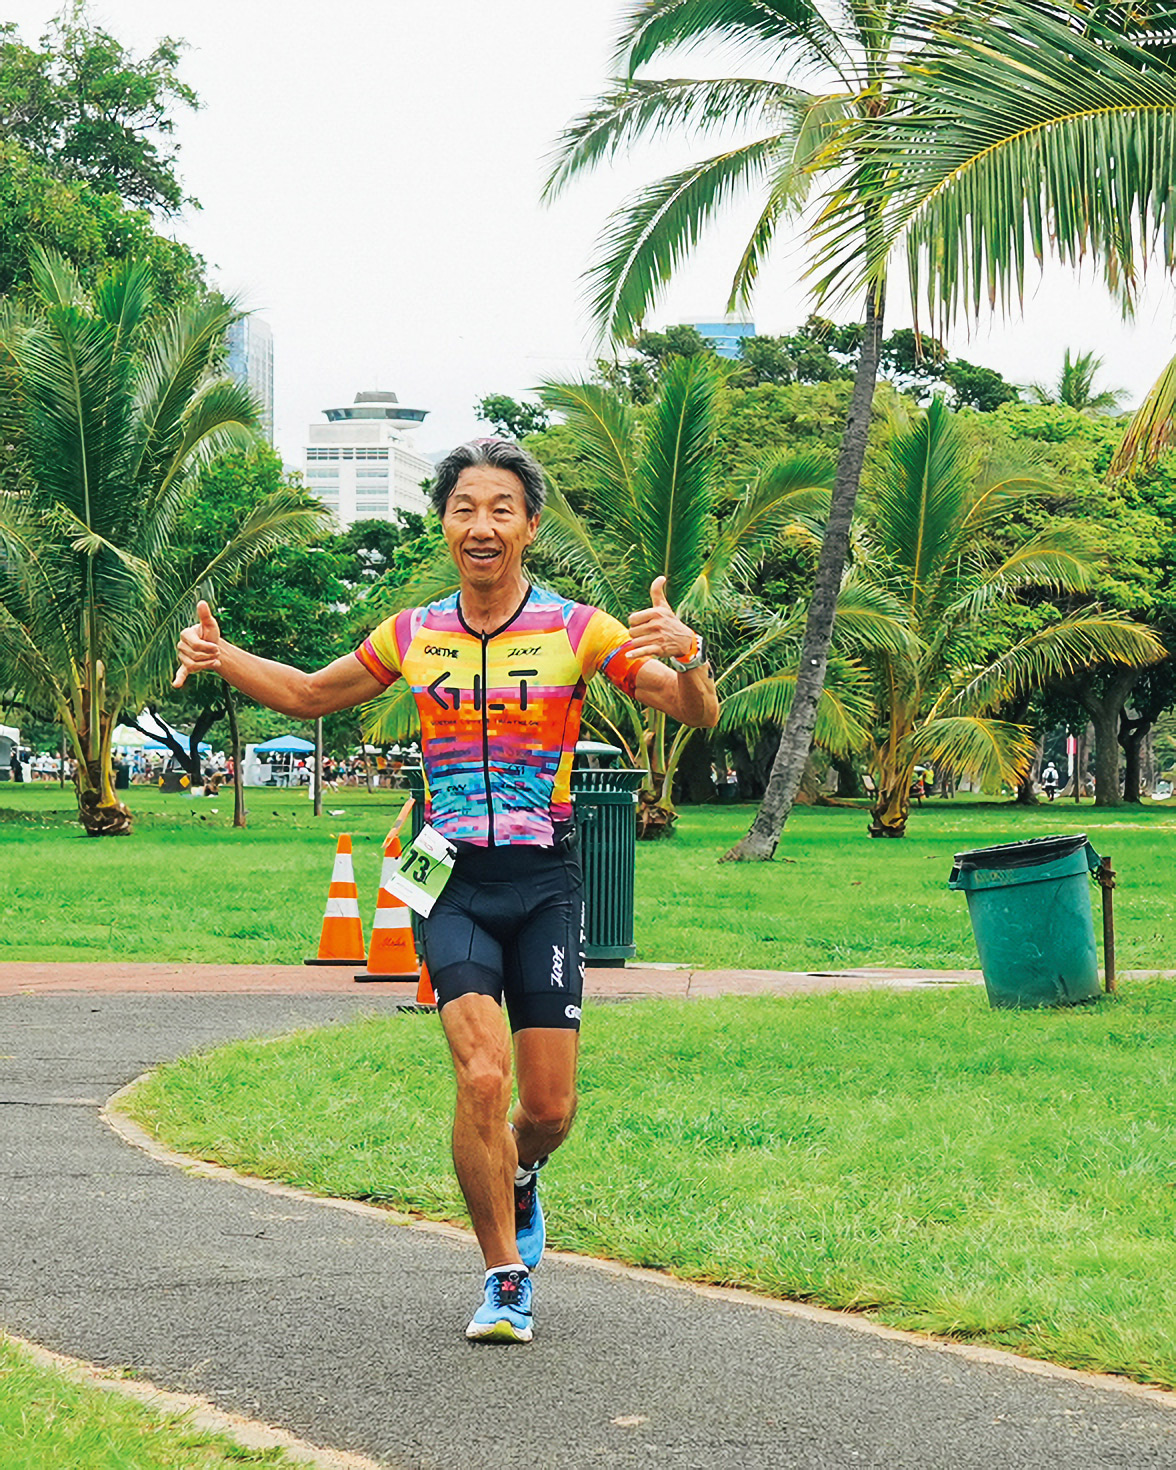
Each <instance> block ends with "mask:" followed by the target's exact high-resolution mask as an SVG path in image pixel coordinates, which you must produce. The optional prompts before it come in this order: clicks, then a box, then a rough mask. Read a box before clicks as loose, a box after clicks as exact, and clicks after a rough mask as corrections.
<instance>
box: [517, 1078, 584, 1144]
mask: <svg viewBox="0 0 1176 1470" xmlns="http://www.w3.org/2000/svg"><path fill="white" fill-rule="evenodd" d="M519 1106H520V1107H521V1108H522V1110H523V1112H524V1113H525V1114H526V1116H527V1120H528V1122H530V1124H531V1125H532V1127H534V1128H541V1129H542V1130H543V1132H544V1133H566V1132H567V1130H568V1129H569V1128H570V1127H571V1126H572V1119H573V1118H574V1117H575V1116H576V1092H575V1089H574V1088H572V1089H570V1090H566V1089H557V1090H547V1089H544V1090H543V1091H541V1092H528V1090H527V1089H525V1088H520V1091H519Z"/></svg>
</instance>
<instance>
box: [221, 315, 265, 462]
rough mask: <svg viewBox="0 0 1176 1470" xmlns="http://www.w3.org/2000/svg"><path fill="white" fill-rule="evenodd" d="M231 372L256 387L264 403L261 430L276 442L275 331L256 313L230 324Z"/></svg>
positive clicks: (259, 398)
mask: <svg viewBox="0 0 1176 1470" xmlns="http://www.w3.org/2000/svg"><path fill="white" fill-rule="evenodd" d="M229 372H230V373H232V375H233V377H234V378H236V380H237V382H238V383H241V384H243V385H244V386H245V387H246V388H251V389H252V390H253V396H254V397H255V398H256V399H257V402H258V404H259V405H260V407H261V431H262V433H263V434H264V435H265V437H266V438H267V439H268V440H269V442H270V443H271V444H272V443H273V442H274V334H273V333H272V332H271V331H270V329H269V326H268V325H267V323H265V322H263V321H262V320H261V318H260V317H257V316H244V317H242V318H241V320H240V321H239V322H234V323H233V325H232V326H231V327H230V328H229Z"/></svg>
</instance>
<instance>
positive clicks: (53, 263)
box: [29, 242, 90, 311]
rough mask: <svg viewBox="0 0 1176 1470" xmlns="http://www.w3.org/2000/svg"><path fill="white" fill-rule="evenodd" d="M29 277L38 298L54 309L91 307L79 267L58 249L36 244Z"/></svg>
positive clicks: (31, 257)
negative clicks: (79, 273)
mask: <svg viewBox="0 0 1176 1470" xmlns="http://www.w3.org/2000/svg"><path fill="white" fill-rule="evenodd" d="M29 275H30V277H31V279H32V282H33V285H34V286H35V287H36V290H37V294H38V296H39V297H40V298H41V300H42V301H43V302H44V303H45V305H46V306H48V307H50V308H54V307H56V308H57V309H59V310H63V311H72V310H74V309H75V308H81V309H84V308H86V307H88V306H89V304H90V303H89V300H88V298H87V295H86V290H85V287H84V286H83V285H82V280H81V277H80V276H79V275H78V270H77V266H75V265H74V263H73V261H71V260H67V259H66V258H65V256H64V255H62V254H61V253H60V252H59V251H57V250H49V249H46V248H45V246H43V245H41V244H40V243H39V242H38V243H35V244H34V245H33V248H32V251H31V252H30V255H29Z"/></svg>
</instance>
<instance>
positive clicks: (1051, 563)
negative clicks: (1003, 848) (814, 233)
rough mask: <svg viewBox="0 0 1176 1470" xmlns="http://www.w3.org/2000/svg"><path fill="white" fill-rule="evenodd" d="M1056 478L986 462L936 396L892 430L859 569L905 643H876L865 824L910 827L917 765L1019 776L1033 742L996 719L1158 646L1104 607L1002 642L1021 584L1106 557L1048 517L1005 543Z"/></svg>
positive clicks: (877, 828)
mask: <svg viewBox="0 0 1176 1470" xmlns="http://www.w3.org/2000/svg"><path fill="white" fill-rule="evenodd" d="M1048 489H1049V487H1048V486H1047V485H1046V484H1045V483H1043V482H1042V481H1041V480H1040V478H1038V477H1037V475H1035V474H1034V472H1033V471H1032V469H1031V468H1029V467H1026V466H1023V465H1013V466H1005V465H1000V464H991V463H985V462H984V460H983V459H982V458H981V457H980V456H979V455H978V454H977V453H976V452H975V451H973V450H972V449H971V448H970V447H969V445H968V442H967V440H966V439H965V438H964V436H963V434H962V433H961V431H960V428H959V425H958V423H957V421H956V420H955V419H954V417H953V415H952V414H951V413H950V412H949V411H948V410H947V408H946V407H945V406H944V404H943V401H942V399H939V398H937V399H935V400H934V402H933V403H932V404H931V407H930V408H929V409H928V410H927V411H926V413H922V414H919V415H917V417H916V418H915V419H914V421H913V423H912V424H911V426H910V427H909V428H908V429H906V430H904V431H902V432H899V433H897V434H896V435H895V437H894V439H893V440H892V441H891V443H890V444H889V446H888V448H887V452H886V453H885V454H884V455H883V456H882V457H881V458H880V461H879V463H878V464H877V466H876V468H875V470H874V473H873V475H872V476H871V483H870V491H871V495H870V501H871V517H870V531H869V535H870V537H871V547H870V555H869V556H868V557H865V558H863V560H862V562H861V565H860V567H859V568H858V570H857V572H856V573H855V575H856V576H858V577H860V578H861V579H862V580H863V581H864V582H865V583H867V584H869V585H873V586H875V587H877V588H878V589H879V590H884V591H885V592H887V593H888V594H889V595H890V596H891V597H892V598H893V599H895V601H896V602H897V603H898V604H899V605H900V606H901V607H902V608H903V609H904V614H905V619H906V624H907V628H908V631H909V632H910V634H911V640H910V642H909V644H908V645H907V646H906V647H905V648H902V649H898V650H890V649H879V650H877V651H875V652H874V654H873V655H872V663H873V665H874V670H875V684H876V690H877V711H876V717H875V727H876V731H877V734H876V737H875V740H874V742H873V750H872V755H871V765H872V769H873V774H874V778H875V782H876V787H877V795H876V799H875V803H874V807H873V823H872V825H871V828H870V834H871V836H874V837H902V836H904V835H905V832H906V824H907V818H908V816H909V814H910V790H911V783H912V778H913V773H914V770H915V767H916V766H918V765H922V764H925V763H927V764H931V765H933V766H934V765H945V766H946V767H947V768H948V769H949V770H950V771H952V772H953V773H954V774H956V775H957V776H970V777H973V778H979V779H981V780H984V781H1005V782H1008V783H1009V784H1011V785H1015V784H1016V783H1017V782H1018V781H1019V780H1020V779H1021V777H1022V776H1023V775H1024V773H1025V771H1026V770H1027V769H1028V766H1029V764H1030V762H1031V761H1032V758H1033V754H1034V742H1033V740H1032V738H1031V737H1030V735H1029V733H1028V732H1027V731H1026V730H1025V729H1024V728H1023V727H1022V726H1020V725H1015V724H1009V723H1006V722H1004V721H1002V720H998V719H994V718H992V711H993V710H995V709H998V708H999V707H1000V706H1001V705H1005V704H1008V703H1010V702H1011V701H1013V700H1015V699H1017V698H1018V696H1020V695H1022V694H1025V693H1028V692H1031V691H1033V690H1034V689H1038V688H1041V687H1042V686H1043V685H1044V684H1047V683H1050V682H1053V681H1057V680H1060V679H1063V678H1065V677H1066V676H1067V675H1069V674H1071V673H1073V672H1075V671H1076V670H1078V669H1084V668H1088V667H1089V666H1090V665H1092V664H1119V665H1124V666H1134V667H1139V666H1142V665H1146V664H1151V663H1155V662H1156V661H1157V660H1158V659H1160V658H1162V657H1163V656H1164V648H1163V646H1162V645H1161V644H1160V642H1159V640H1158V639H1157V638H1156V637H1155V636H1154V634H1153V633H1152V632H1151V631H1150V630H1148V629H1146V628H1144V627H1142V626H1141V625H1139V624H1137V623H1133V622H1131V621H1130V620H1128V619H1126V618H1122V617H1119V616H1117V615H1114V614H1108V613H1103V612H1100V611H1097V610H1086V611H1083V612H1078V613H1073V614H1071V615H1068V616H1065V617H1063V618H1061V619H1060V621H1058V622H1057V623H1054V624H1052V625H1050V626H1047V627H1044V628H1041V629H1039V630H1038V631H1036V632H1034V633H1032V634H1029V635H1028V636H1026V637H1022V638H1020V639H1019V640H1017V641H1016V642H1015V643H1013V644H1012V645H1011V646H1008V647H1004V648H1003V649H1002V651H1001V652H1000V654H999V655H998V656H997V657H996V658H994V659H989V660H987V661H985V660H983V659H982V658H981V657H980V656H979V655H980V654H981V651H982V650H983V648H984V647H985V646H986V645H987V646H991V645H992V644H993V643H994V642H1000V641H1002V640H1003V637H1004V636H1005V635H1004V634H1003V632H1002V628H1003V624H1002V622H1001V614H1002V611H1003V610H1004V609H1005V608H1006V607H1007V605H1008V604H1009V603H1011V602H1013V601H1015V600H1016V599H1017V598H1018V596H1019V595H1020V594H1021V593H1023V592H1024V591H1026V590H1029V589H1037V590H1042V591H1058V592H1063V593H1074V592H1081V591H1084V590H1086V589H1087V588H1088V587H1089V586H1090V584H1091V582H1092V580H1093V578H1094V576H1095V574H1096V572H1097V562H1098V557H1097V554H1096V553H1095V552H1094V550H1093V548H1092V538H1091V533H1090V532H1089V530H1088V529H1087V528H1085V527H1083V526H1081V525H1077V524H1073V523H1066V522H1060V521H1059V522H1054V523H1053V524H1052V525H1051V526H1050V528H1049V529H1047V530H1045V531H1042V532H1040V533H1038V534H1037V535H1034V536H1031V537H1030V538H1029V539H1028V540H1027V541H1025V542H1023V543H1022V544H1021V545H1019V546H1017V547H1016V549H1015V550H1013V551H1012V552H1010V553H1008V554H1005V553H1004V552H1001V551H997V550H996V548H995V544H994V539H993V533H1000V532H1002V531H1003V532H1004V533H1006V534H1007V532H1008V530H1009V529H1010V527H1011V526H1012V525H1014V524H1015V523H1016V522H1017V520H1019V519H1023V517H1024V515H1025V512H1026V510H1028V509H1031V508H1032V507H1033V505H1034V503H1035V502H1038V503H1039V502H1040V500H1041V498H1042V496H1043V495H1044V494H1045V493H1046V492H1047V490H1048Z"/></svg>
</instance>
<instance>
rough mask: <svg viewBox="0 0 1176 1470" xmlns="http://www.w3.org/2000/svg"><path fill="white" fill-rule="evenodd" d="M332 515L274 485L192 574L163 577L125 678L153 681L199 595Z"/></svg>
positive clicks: (316, 530) (309, 533)
mask: <svg viewBox="0 0 1176 1470" xmlns="http://www.w3.org/2000/svg"><path fill="white" fill-rule="evenodd" d="M329 525H330V519H329V516H328V515H327V513H326V512H324V511H323V509H322V508H321V506H317V505H308V504H307V503H306V497H305V494H304V493H303V491H302V490H300V489H294V488H290V487H286V488H283V489H281V490H275V491H274V492H273V493H272V494H270V495H267V496H266V497H265V498H264V499H263V500H260V501H258V503H257V504H256V505H255V506H254V508H253V510H251V511H250V513H249V515H248V516H246V518H245V520H244V521H243V522H242V524H241V525H240V527H239V528H238V530H237V531H236V533H235V534H234V535H233V536H232V537H231V539H230V540H229V541H228V542H226V544H225V545H224V546H223V547H222V549H221V550H220V551H219V552H218V553H217V554H216V556H214V557H213V559H212V560H211V561H210V562H209V563H208V564H207V565H206V566H204V567H202V568H200V569H199V570H198V571H197V572H196V573H195V574H194V575H184V576H179V575H176V574H175V573H172V574H171V575H169V576H167V577H166V578H165V577H161V578H160V581H161V583H162V584H163V585H162V587H161V594H160V599H159V604H158V607H157V608H155V609H154V610H153V616H152V626H151V631H150V632H149V633H148V634H147V635H146V636H144V637H143V638H141V639H139V640H138V647H139V652H138V653H137V655H136V656H135V657H134V659H133V660H131V661H130V666H129V670H128V676H127V678H128V684H130V685H133V684H134V683H135V682H136V681H138V680H147V681H148V682H155V681H157V680H158V678H159V677H160V676H161V675H162V673H163V672H164V671H165V670H166V669H167V668H168V666H169V665H170V664H171V663H173V662H174V658H173V649H174V646H175V641H176V638H177V637H178V636H179V633H180V630H181V629H182V628H183V627H184V626H185V624H186V623H187V622H188V621H189V620H190V618H191V614H192V607H193V604H194V603H195V601H196V597H197V595H198V594H199V595H202V596H215V593H216V590H217V589H218V588H219V587H220V586H222V585H223V584H225V583H226V582H230V581H232V579H233V578H234V577H235V576H236V575H237V573H238V572H239V571H241V569H242V568H243V567H246V566H248V565H249V563H250V562H252V561H254V560H256V558H257V557H259V556H264V555H265V554H266V552H270V551H276V550H277V549H278V548H279V547H281V546H290V545H297V544H299V543H302V544H305V543H306V542H308V541H310V540H312V539H313V538H314V537H315V536H317V535H319V534H321V533H322V531H323V530H324V529H326V528H327V527H328V526H329Z"/></svg>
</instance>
